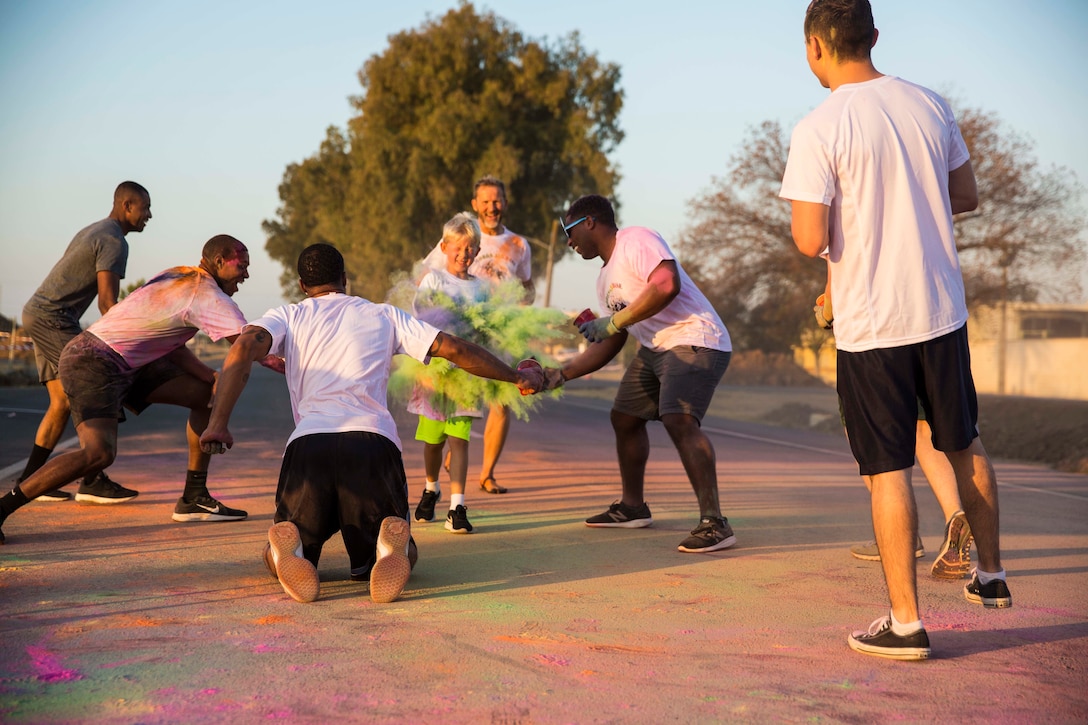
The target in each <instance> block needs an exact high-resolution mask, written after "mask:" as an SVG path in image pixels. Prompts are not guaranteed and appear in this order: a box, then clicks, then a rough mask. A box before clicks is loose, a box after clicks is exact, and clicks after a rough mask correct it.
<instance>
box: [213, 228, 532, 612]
mask: <svg viewBox="0 0 1088 725" xmlns="http://www.w3.org/2000/svg"><path fill="white" fill-rule="evenodd" d="M298 273H299V286H300V288H301V289H302V291H303V293H305V294H306V299H305V300H303V301H302V302H299V303H297V304H292V305H284V306H282V307H276V308H273V309H271V310H269V311H268V312H266V313H265V314H264V315H262V316H261V317H259V318H257V319H256V320H254V321H253V322H252V323H250V324H249V325H248V326H247V327H246V329H245V331H244V332H243V333H242V335H241V336H240V337H239V338H238V340H237V342H236V343H235V345H234V346H233V347H232V348H231V351H230V353H229V354H228V356H227V359H226V361H225V362H224V363H223V371H222V374H221V375H220V378H219V383H218V386H217V388H216V396H215V402H214V404H213V407H212V411H211V420H210V422H209V424H208V427H207V429H206V430H205V431H204V434H203V435H202V436H201V439H200V442H201V445H202V446H203V447H204V448H205V450H206V451H208V452H211V453H216V452H218V453H222V452H223V450H224V448H230V447H231V446H232V445H233V442H234V438H233V436H232V435H231V434H230V431H229V430H228V428H227V424H228V423H229V421H230V414H231V412H232V410H233V409H234V406H235V404H236V403H237V401H238V398H239V396H240V395H241V393H242V389H243V388H244V387H245V383H246V380H247V379H248V377H249V370H250V367H251V366H252V364H253V362H254V361H257V360H260V359H261V358H263V357H265V356H267V355H269V354H272V355H274V356H276V357H280V358H283V360H284V367H285V374H286V376H287V387H288V390H289V391H290V394H291V409H292V412H293V413H294V418H295V430H294V431H293V432H292V433H291V436H290V437H289V438H288V441H287V450H286V451H285V452H284V454H283V463H282V465H281V466H280V478H279V484H278V486H277V488H276V516H275V520H276V523H275V524H274V525H273V526H272V528H271V529H270V530H269V534H268V538H269V545H270V548H269V550H268V554H267V555H266V558H265V561H266V564H268V565H269V568H270V569H271V570H272V571H273V573H274V574H275V575H276V577H277V578H278V579H279V581H280V584H281V586H283V589H284V591H285V592H286V593H287V594H288V595H289V596H291V597H292V598H293V599H295V600H296V601H300V602H311V601H313V600H315V599H317V597H318V596H319V594H320V584H319V577H318V574H317V563H318V560H319V559H320V556H321V550H322V548H323V547H324V544H325V542H326V541H328V540H329V538H331V537H332V536H333V534H335V533H336V532H337V531H339V532H340V535H341V537H342V538H343V540H344V547H345V549H346V550H347V553H348V558H349V559H350V562H351V578H352V579H353V580H356V581H367V580H369V582H370V596H371V598H372V599H373V600H374V601H376V602H382V603H384V602H391V601H393V600H394V599H396V598H397V597H398V596H399V595H400V593H401V591H402V590H403V588H404V585H405V584H406V583H407V581H408V576H409V574H410V572H411V565H412V561H411V557H412V552H411V551H410V541H411V540H410V536H409V531H410V529H409V524H408V482H407V479H406V478H405V473H404V463H403V461H402V458H401V445H400V438H399V436H398V435H397V426H396V423H395V421H394V420H393V416H392V415H391V414H390V412H389V408H388V405H387V401H386V392H387V388H388V383H389V374H390V370H391V366H392V360H393V356H394V355H397V354H404V355H409V356H411V357H413V358H415V359H416V360H419V361H420V362H423V363H426V362H428V361H429V360H430V358H431V357H432V356H436V357H442V358H445V359H447V360H450V361H451V362H453V363H456V364H457V365H458V366H460V367H461V368H462V369H464V370H465V371H466V372H469V373H471V374H473V375H479V376H481V377H486V378H491V379H494V380H501V381H504V382H511V383H517V384H518V385H519V387H521V388H522V389H523V390H525V391H526V392H535V391H536V390H538V389H539V388H540V387H541V386H542V383H543V381H542V379H541V376H540V372H539V371H535V372H534V371H515V370H514V369H512V368H511V367H510V366H509V365H506V364H505V363H503V362H502V361H501V360H499V359H498V358H496V357H495V356H494V355H491V354H490V353H489V352H487V351H486V350H484V349H483V348H481V347H479V346H478V345H474V344H473V343H470V342H467V341H465V340H462V339H460V338H458V337H455V336H453V335H449V334H446V333H444V332H442V331H440V330H439V329H438V328H436V327H433V326H432V325H429V324H427V323H425V322H421V321H419V320H417V319H415V318H414V317H412V316H411V315H409V314H408V313H407V312H404V311H403V310H400V309H398V308H396V307H394V306H392V305H388V304H375V303H373V302H369V301H367V300H365V299H363V298H361V297H353V296H350V295H348V294H346V293H345V287H346V285H347V277H346V273H345V270H344V258H343V256H342V255H341V254H340V252H339V251H338V250H337V249H336V248H335V247H333V246H332V245H329V244H314V245H311V246H309V247H307V248H306V249H304V250H303V251H302V253H301V254H300V255H299V259H298Z"/></svg>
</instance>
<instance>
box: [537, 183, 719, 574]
mask: <svg viewBox="0 0 1088 725" xmlns="http://www.w3.org/2000/svg"><path fill="white" fill-rule="evenodd" d="M562 221H563V230H564V231H565V232H566V234H567V244H568V246H570V247H571V248H572V249H573V250H574V251H575V252H577V253H578V254H579V255H580V256H581V257H582V258H583V259H594V258H596V257H600V258H601V260H602V262H603V266H602V267H601V271H600V274H599V275H598V276H597V297H598V299H599V300H600V304H601V307H602V308H603V309H604V310H606V311H607V312H608V313H609V314H607V315H606V316H602V317H598V318H596V319H594V320H590V321H588V322H585V323H582V324H581V325H580V326H579V328H578V329H579V331H580V332H581V333H582V335H584V336H585V338H586V339H587V340H589V342H590V343H591V344H590V346H589V347H588V348H587V349H586V351H585V352H583V353H582V354H581V355H578V356H577V357H575V358H573V359H572V360H570V361H568V362H567V364H566V365H564V366H563V367H562V368H559V369H551V370H548V371H547V380H548V385H549V387H552V388H554V387H557V386H559V385H562V384H563V383H564V382H565V381H567V380H573V379H574V378H578V377H581V376H583V375H587V374H589V373H592V372H594V371H596V370H599V369H600V368H602V367H604V366H605V365H606V364H608V363H609V362H610V361H611V360H612V359H613V358H614V357H616V355H617V354H619V351H620V350H621V349H622V348H623V345H624V343H625V342H627V336H628V334H630V335H634V337H635V339H636V340H638V342H639V345H640V347H639V351H638V355H637V356H636V357H635V360H634V361H633V362H632V363H631V365H630V366H629V367H628V368H627V371H626V373H625V374H624V376H623V380H622V381H621V382H620V386H619V390H618V391H617V392H616V399H615V401H614V402H613V404H612V414H611V418H612V428H613V430H614V431H615V433H616V449H617V452H618V454H619V466H620V479H621V480H622V482H623V495H622V497H621V499H620V500H619V501H616V502H615V503H613V504H612V505H611V506H609V508H608V510H607V511H605V512H604V513H602V514H598V515H597V516H591V517H590V518H588V519H586V526H591V527H605V528H626V529H636V528H642V527H645V526H650V525H651V524H652V523H653V518H652V517H651V515H650V508H649V506H647V505H646V500H645V498H644V497H643V483H644V479H645V473H646V461H647V459H648V458H649V454H650V443H649V437H648V435H647V432H646V424H647V422H649V421H651V420H660V421H661V423H662V424H663V425H664V426H665V430H667V431H668V433H669V437H670V438H671V439H672V442H673V445H675V446H676V450H677V452H679V454H680V460H681V461H682V462H683V464H684V470H685V471H686V472H687V474H688V480H689V481H691V487H692V489H694V491H695V498H696V499H697V500H698V502H699V524H698V526H696V527H695V529H694V530H692V532H691V535H690V536H688V537H687V538H686V539H684V540H683V541H682V542H681V543H680V545H679V547H677V548H678V549H679V550H680V551H683V552H689V553H708V552H711V551H718V550H720V549H728V548H729V547H731V546H733V545H734V544H736V542H737V538H736V536H734V535H733V529H732V528H731V527H730V526H729V522H728V520H727V519H726V518H725V517H723V516H722V512H721V505H720V503H719V500H718V474H717V470H716V458H715V453H714V446H713V444H712V443H711V442H710V439H709V438H707V436H706V434H704V433H703V431H702V429H701V427H700V425H701V421H702V418H703V416H704V415H705V414H706V410H707V408H708V407H709V406H710V400H711V398H712V397H713V396H714V390H715V389H716V388H717V386H718V382H719V381H720V380H721V378H722V375H723V374H724V373H725V369H726V367H728V366H729V356H730V353H731V351H732V349H733V348H732V344H731V342H730V339H729V331H728V330H726V329H725V325H724V324H722V321H721V318H720V317H718V314H717V313H716V312H715V311H714V308H713V307H711V305H710V302H709V301H707V299H706V297H705V296H704V295H703V293H702V292H700V291H699V289H698V288H697V287H696V286H695V284H694V283H693V282H692V281H691V278H690V277H688V275H687V273H686V272H684V269H683V268H682V267H681V266H680V264H679V262H677V261H676V258H675V257H674V256H673V254H672V251H671V250H670V249H669V245H668V244H667V243H666V242H665V240H664V239H662V238H661V236H660V235H659V234H657V233H656V232H654V231H652V230H650V229H647V228H645V227H625V228H624V229H618V228H617V227H616V216H615V212H614V211H613V209H612V204H611V203H610V202H609V201H608V199H606V198H604V197H603V196H597V195H590V196H583V197H581V198H579V199H578V200H576V201H575V202H574V203H573V204H571V206H570V210H569V211H568V212H567V214H566V217H565V218H564V219H563V220H562Z"/></svg>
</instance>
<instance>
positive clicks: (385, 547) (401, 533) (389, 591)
mask: <svg viewBox="0 0 1088 725" xmlns="http://www.w3.org/2000/svg"><path fill="white" fill-rule="evenodd" d="M410 538H411V527H410V526H409V524H408V522H407V521H406V520H404V519H402V518H400V517H399V516H386V517H385V519H383V520H382V527H381V529H380V530H379V531H378V545H377V546H376V547H375V554H376V561H375V562H374V568H373V569H371V570H370V599H371V601H373V602H376V603H377V604H388V603H389V602H392V601H394V600H395V599H396V598H397V597H399V596H400V593H401V592H403V591H404V586H405V585H406V584H407V583H408V577H409V576H411V574H412V565H411V563H410V562H409V561H408V540H409V539H410Z"/></svg>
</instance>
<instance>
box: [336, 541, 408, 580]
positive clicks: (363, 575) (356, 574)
mask: <svg viewBox="0 0 1088 725" xmlns="http://www.w3.org/2000/svg"><path fill="white" fill-rule="evenodd" d="M417 561H419V547H417V546H416V540H415V538H414V537H412V536H409V537H408V568H409V569H410V570H412V571H415V568H416V562H417ZM373 568H374V565H373V564H371V566H370V569H360V570H358V571H355V570H352V572H351V580H352V581H353V582H368V581H370V572H371V570H372V569H373Z"/></svg>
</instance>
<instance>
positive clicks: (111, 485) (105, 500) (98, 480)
mask: <svg viewBox="0 0 1088 725" xmlns="http://www.w3.org/2000/svg"><path fill="white" fill-rule="evenodd" d="M54 493H56V492H55V491H54ZM139 495H140V493H139V492H138V491H133V490H132V489H131V488H125V487H124V486H122V485H121V484H119V483H116V482H115V481H113V480H111V479H110V477H109V476H107V475H106V472H105V471H100V472H99V473H98V475H97V476H95V477H94V480H93V481H91V483H90V484H89V485H88V484H87V483H86V482H83V483H81V484H79V489H78V490H77V491H76V501H84V502H86V503H101V504H111V503H124V502H125V501H131V500H132V499H134V498H136V497H137V496H139ZM38 498H41V496H39V497H38Z"/></svg>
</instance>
